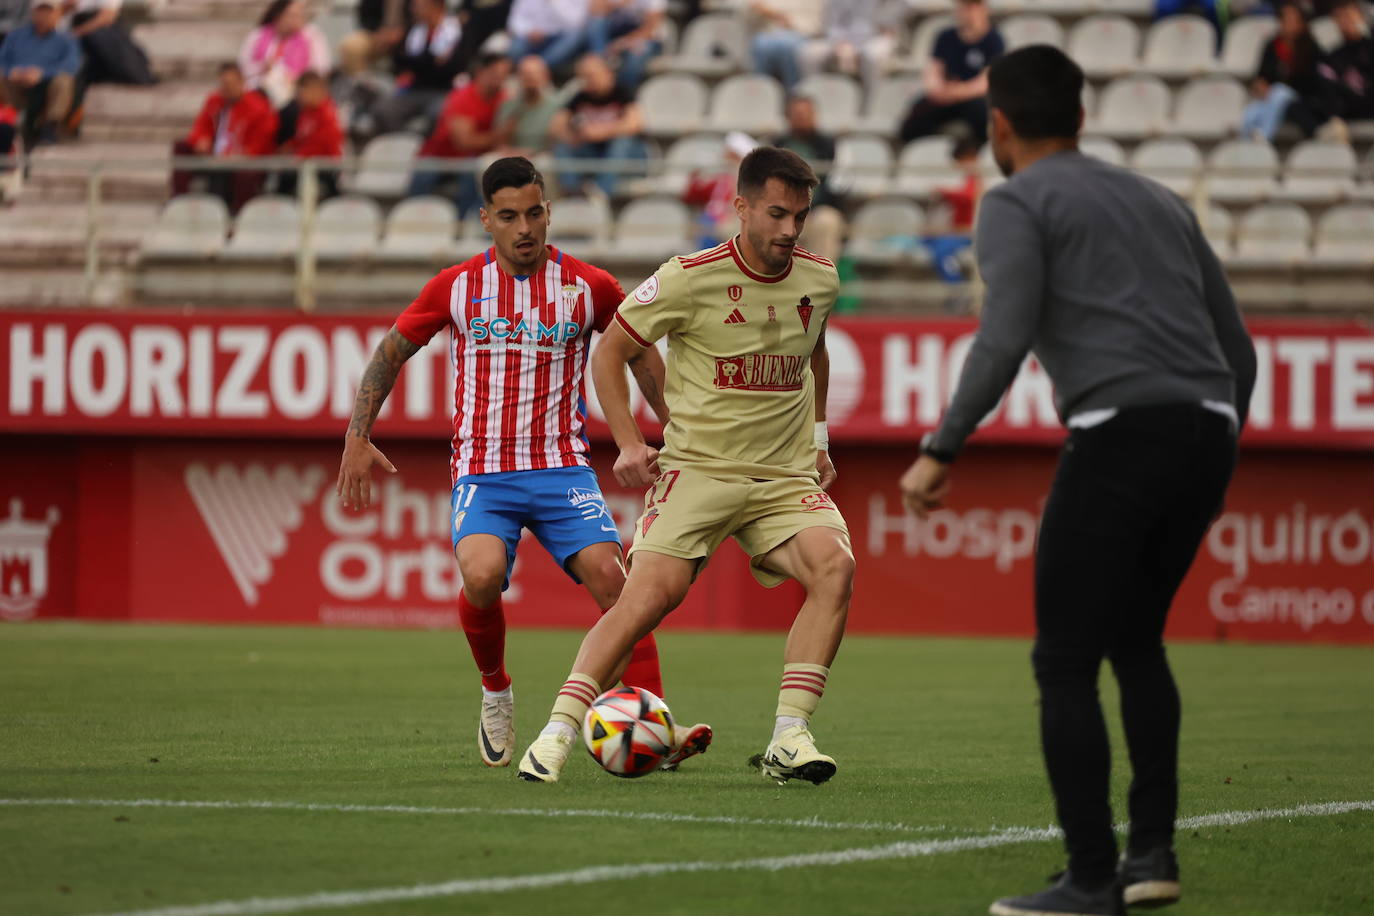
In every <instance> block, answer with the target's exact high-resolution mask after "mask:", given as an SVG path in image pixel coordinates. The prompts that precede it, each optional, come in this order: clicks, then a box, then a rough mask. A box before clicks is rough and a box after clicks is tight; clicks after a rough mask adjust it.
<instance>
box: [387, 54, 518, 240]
mask: <svg viewBox="0 0 1374 916" xmlns="http://www.w3.org/2000/svg"><path fill="white" fill-rule="evenodd" d="M510 71H511V64H510V58H508V57H506V56H504V55H502V54H483V55H482V56H480V57H479V58H478V59H477V62H476V64H475V65H474V66H473V68H472V78H471V79H470V80H468V82H467V83H465V84H464V85H462V86H459V87H458V88H457V89H455V90H453V91H452V92H450V93H449V95H448V99H447V100H445V102H444V109H443V111H442V112H440V114H439V120H438V122H437V123H436V124H435V125H434V131H433V133H431V134H430V135H429V139H428V140H426V141H425V143H424V146H421V147H420V158H422V159H471V158H474V157H476V156H481V155H482V154H484V153H489V152H491V151H492V150H495V149H499V148H500V147H503V146H505V145H506V144H507V143H509V142H510V135H511V131H512V126H511V125H510V124H503V125H500V126H498V125H497V124H496V114H497V112H499V111H500V110H501V105H502V104H503V103H504V102H505V101H506V91H505V83H506V79H507V78H508V77H509V76H510ZM450 176H451V177H453V178H456V179H457V185H458V192H457V194H456V195H455V198H454V203H455V204H457V206H458V213H459V215H460V216H466V215H467V214H468V213H469V212H470V211H471V210H472V209H473V207H476V206H478V205H479V204H480V202H481V201H480V195H479V194H478V191H477V179H476V176H475V175H473V174H472V173H468V172H464V173H459V174H456V175H455V174H453V173H451V172H430V171H417V172H416V173H415V175H414V177H413V178H411V181H410V195H411V196H412V197H414V196H416V195H420V194H432V193H433V192H434V191H435V189H436V188H438V187H439V185H440V184H441V183H443V182H444V181H445V180H446V179H448V178H449V177H450Z"/></svg>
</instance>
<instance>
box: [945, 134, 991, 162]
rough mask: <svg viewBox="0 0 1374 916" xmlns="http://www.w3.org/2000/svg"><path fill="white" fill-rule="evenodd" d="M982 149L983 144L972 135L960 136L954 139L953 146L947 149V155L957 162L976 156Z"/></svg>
mask: <svg viewBox="0 0 1374 916" xmlns="http://www.w3.org/2000/svg"><path fill="white" fill-rule="evenodd" d="M982 150H983V145H982V144H981V143H979V142H978V141H977V140H975V139H973V138H972V137H960V138H959V139H958V140H955V141H954V147H953V148H952V149H951V150H950V151H949V157H950V158H951V159H953V160H955V161H956V162H957V161H959V160H960V159H968V158H969V157H970V156H977V155H978V154H979V153H980V152H982Z"/></svg>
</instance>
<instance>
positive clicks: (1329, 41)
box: [1257, 16, 1345, 63]
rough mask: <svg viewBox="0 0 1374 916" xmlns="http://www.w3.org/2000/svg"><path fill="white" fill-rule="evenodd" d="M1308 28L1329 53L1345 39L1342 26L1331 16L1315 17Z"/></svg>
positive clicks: (1322, 47)
mask: <svg viewBox="0 0 1374 916" xmlns="http://www.w3.org/2000/svg"><path fill="white" fill-rule="evenodd" d="M1308 28H1310V29H1311V30H1312V37H1313V38H1315V39H1316V40H1317V44H1319V45H1321V49H1322V50H1323V51H1325V52H1326V53H1327V54H1330V53H1331V52H1332V51H1334V50H1336V49H1337V48H1339V47H1340V46H1341V42H1342V41H1344V40H1345V39H1343V38H1342V37H1341V30H1340V27H1339V26H1337V25H1336V23H1335V20H1333V19H1332V18H1331V17H1330V16H1319V17H1317V18H1316V19H1313V20H1312V21H1311V22H1310V23H1308ZM1257 63H1258V62H1257Z"/></svg>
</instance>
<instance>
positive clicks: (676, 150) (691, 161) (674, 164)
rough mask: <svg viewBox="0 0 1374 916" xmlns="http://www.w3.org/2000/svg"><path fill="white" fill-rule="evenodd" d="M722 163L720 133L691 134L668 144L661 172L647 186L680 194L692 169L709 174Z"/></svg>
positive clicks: (723, 146)
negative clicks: (670, 144)
mask: <svg viewBox="0 0 1374 916" xmlns="http://www.w3.org/2000/svg"><path fill="white" fill-rule="evenodd" d="M724 167H725V141H724V139H723V138H722V137H721V136H720V134H693V135H692V136H690V137H682V138H681V139H679V140H677V141H676V142H674V143H673V145H672V146H670V147H668V152H667V153H666V154H665V155H664V157H663V173H662V174H661V175H659V176H657V177H654V178H651V179H650V181H651V185H650V186H651V187H655V188H656V189H657V190H659V191H661V192H663V193H666V194H681V193H682V192H683V191H685V190H686V189H687V182H688V180H690V178H691V177H692V175H693V174H694V173H700V174H702V175H713V174H715V173H716V172H719V171H720V170H721V169H723V168H724Z"/></svg>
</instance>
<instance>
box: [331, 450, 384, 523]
mask: <svg viewBox="0 0 1374 916" xmlns="http://www.w3.org/2000/svg"><path fill="white" fill-rule="evenodd" d="M374 464H380V465H381V466H382V467H384V468H386V469H387V470H388V471H390V472H391V473H392V474H395V473H396V466H395V465H394V464H392V463H391V462H390V461H388V460H387V458H386V456H385V455H383V454H382V450H381V449H379V448H377V446H375V445H373V444H372V441H371V440H370V439H367V438H365V437H363V436H349V437H348V438H346V439H345V440H344V453H343V461H341V462H340V463H339V480H338V483H337V484H335V492H337V493H338V494H339V499H340V500H342V501H343V504H344V508H345V509H350V508H351V509H366V508H367V507H368V506H370V505H372V466H373V465H374Z"/></svg>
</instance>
